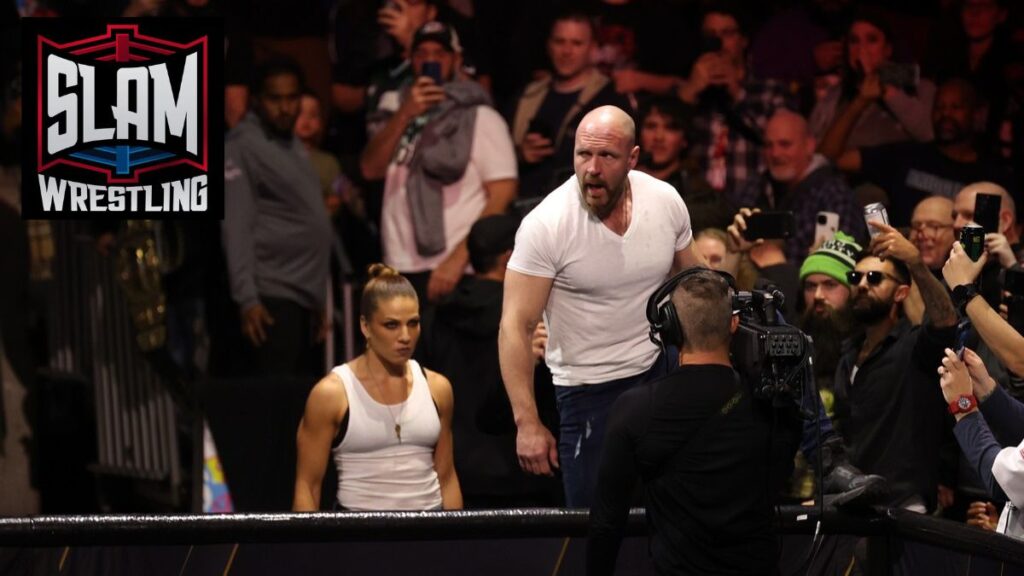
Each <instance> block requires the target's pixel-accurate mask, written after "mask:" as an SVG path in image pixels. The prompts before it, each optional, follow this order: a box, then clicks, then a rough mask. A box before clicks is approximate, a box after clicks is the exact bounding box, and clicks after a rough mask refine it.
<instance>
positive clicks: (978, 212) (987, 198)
mask: <svg viewBox="0 0 1024 576" xmlns="http://www.w3.org/2000/svg"><path fill="white" fill-rule="evenodd" d="M1002 208H1003V197H1002V196H1000V195H999V194H986V193H984V192H978V193H977V194H976V195H975V196H974V222H975V223H976V224H977V225H978V226H981V227H982V228H984V229H985V233H986V234H992V233H994V232H999V211H1000V210H1002Z"/></svg>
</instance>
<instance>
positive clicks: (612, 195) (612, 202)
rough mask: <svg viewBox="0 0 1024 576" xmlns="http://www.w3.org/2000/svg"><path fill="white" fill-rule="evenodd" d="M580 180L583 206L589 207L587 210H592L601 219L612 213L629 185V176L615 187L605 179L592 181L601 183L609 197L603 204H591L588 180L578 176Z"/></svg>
mask: <svg viewBox="0 0 1024 576" xmlns="http://www.w3.org/2000/svg"><path fill="white" fill-rule="evenodd" d="M578 180H579V184H580V200H582V201H583V207H584V208H586V209H587V212H590V213H591V214H593V215H594V216H596V217H597V218H598V219H600V220H604V219H605V218H607V217H608V215H609V214H611V213H612V210H614V209H615V206H616V205H618V203H619V200H621V199H622V196H623V195H625V193H626V189H627V188H628V186H629V177H628V176H627V177H626V178H623V180H622V182H621V183H620V184H619V185H618V186H616V187H615V188H612V187H611V186H609V185H608V182H607V181H605V180H600V181H591V182H590V184H599V185H601V186H603V187H604V189H605V192H606V197H607V202H605V203H604V204H603V205H601V206H591V205H590V203H589V202H587V187H586V185H587V181H586V179H584V178H578Z"/></svg>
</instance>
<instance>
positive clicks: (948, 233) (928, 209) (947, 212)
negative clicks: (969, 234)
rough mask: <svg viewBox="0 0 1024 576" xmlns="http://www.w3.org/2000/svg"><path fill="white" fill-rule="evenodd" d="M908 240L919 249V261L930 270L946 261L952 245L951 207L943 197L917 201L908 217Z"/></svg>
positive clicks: (937, 267)
mask: <svg viewBox="0 0 1024 576" xmlns="http://www.w3.org/2000/svg"><path fill="white" fill-rule="evenodd" d="M909 239H910V241H911V242H913V244H914V246H916V247H917V249H918V250H920V251H921V261H922V262H924V264H925V266H927V267H928V268H930V269H932V270H938V269H939V268H941V267H942V265H943V264H944V263H945V262H946V258H947V257H948V256H949V250H950V248H952V247H953V240H954V239H955V236H954V234H953V208H952V207H951V206H950V203H949V200H946V199H944V198H928V199H926V200H923V201H921V202H920V203H918V205H917V207H916V208H914V214H913V215H912V216H911V217H910V238H909Z"/></svg>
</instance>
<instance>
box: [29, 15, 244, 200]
mask: <svg viewBox="0 0 1024 576" xmlns="http://www.w3.org/2000/svg"><path fill="white" fill-rule="evenodd" d="M23 22H24V23H25V33H24V36H23V38H24V43H25V44H24V48H25V51H24V53H25V55H26V56H27V58H26V62H25V65H24V83H23V86H24V99H23V102H24V104H23V110H24V124H23V125H24V127H25V130H24V132H25V134H24V135H25V139H24V148H23V150H24V153H23V158H24V162H23V166H22V170H23V185H22V214H23V216H24V217H26V218H83V217H87V218H117V219H122V218H149V219H157V218H188V219H195V218H216V219H220V218H223V215H224V191H223V174H224V168H223V164H224V161H223V156H224V148H223V86H222V85H221V82H220V79H221V78H222V77H223V75H222V74H221V62H222V59H223V46H224V43H223V33H222V32H221V30H220V25H219V23H217V22H215V21H210V20H196V19H163V20H157V19H146V20H130V21H129V20H121V21H117V22H114V23H110V22H103V23H96V24H83V23H82V22H80V21H74V22H69V21H65V20H59V19H26V20H24V21H23ZM33 60H34V61H33Z"/></svg>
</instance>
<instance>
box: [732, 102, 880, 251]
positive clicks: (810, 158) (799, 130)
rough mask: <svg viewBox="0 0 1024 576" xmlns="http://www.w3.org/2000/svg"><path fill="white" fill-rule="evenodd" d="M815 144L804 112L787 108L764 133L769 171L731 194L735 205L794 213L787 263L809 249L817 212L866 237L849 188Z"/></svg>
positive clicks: (773, 120)
mask: <svg viewBox="0 0 1024 576" xmlns="http://www.w3.org/2000/svg"><path fill="white" fill-rule="evenodd" d="M814 148H815V140H814V137H813V136H811V134H810V132H809V130H808V127H807V121H806V120H804V118H803V116H800V115H799V114H797V113H795V112H790V111H788V110H780V111H778V112H776V113H775V114H774V115H772V117H771V119H769V121H768V124H767V125H766V126H765V131H764V161H765V164H766V165H767V168H768V169H767V170H765V171H764V172H763V173H761V174H759V175H758V177H757V178H755V179H753V180H752V181H750V182H749V183H748V184H747V185H746V186H745V187H744V188H742V189H741V190H739V191H738V192H737V193H735V194H732V195H731V197H730V200H731V201H732V203H733V204H734V205H735V206H741V207H757V208H761V209H762V210H789V211H791V212H793V214H794V215H795V216H796V222H797V229H796V233H795V234H793V235H792V236H791V237H789V238H788V239H787V240H786V246H785V252H786V258H787V259H788V260H789V261H790V262H802V261H803V259H804V258H806V257H807V254H808V253H809V252H810V251H811V249H812V247H813V244H814V231H815V225H816V224H815V223H816V222H817V214H818V212H821V211H830V212H836V213H838V214H839V223H840V225H841V226H842V227H843V229H844V230H848V231H849V232H850V233H851V234H852V235H853V236H854V237H855V238H856V239H864V238H865V237H866V236H867V234H865V231H864V220H863V216H862V215H861V211H860V209H859V207H857V205H856V204H855V203H854V199H853V192H852V191H851V190H850V188H849V186H847V185H846V182H845V181H844V180H843V177H842V176H841V175H840V174H839V172H838V171H837V170H835V168H834V167H833V166H832V164H831V163H830V162H829V161H828V160H827V159H826V158H825V157H824V156H822V155H821V154H816V153H815V151H814Z"/></svg>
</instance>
